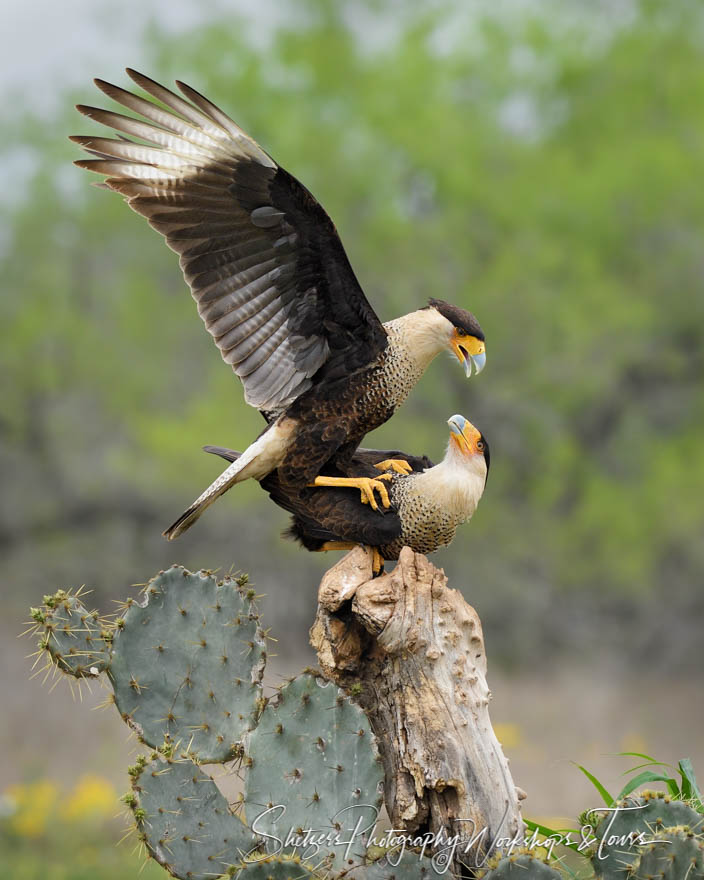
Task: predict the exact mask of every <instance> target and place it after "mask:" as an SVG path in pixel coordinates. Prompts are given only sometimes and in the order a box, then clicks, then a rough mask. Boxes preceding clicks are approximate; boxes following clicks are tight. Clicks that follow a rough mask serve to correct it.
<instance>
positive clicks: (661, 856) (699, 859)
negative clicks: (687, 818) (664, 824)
mask: <svg viewBox="0 0 704 880" xmlns="http://www.w3.org/2000/svg"><path fill="white" fill-rule="evenodd" d="M630 877H631V878H632V880H652V878H658V880H703V878H704V844H702V840H701V838H700V837H698V836H697V835H696V834H694V832H693V831H690V830H689V829H688V828H686V827H684V828H682V827H680V828H666V829H665V830H664V831H662V832H660V833H659V834H657V835H656V837H655V839H654V840H653V842H652V843H649V844H648V845H647V846H645V847H643V848H642V849H641V854H640V856H638V857H637V858H636V860H635V861H634V862H633V865H632V871H631V874H630Z"/></svg>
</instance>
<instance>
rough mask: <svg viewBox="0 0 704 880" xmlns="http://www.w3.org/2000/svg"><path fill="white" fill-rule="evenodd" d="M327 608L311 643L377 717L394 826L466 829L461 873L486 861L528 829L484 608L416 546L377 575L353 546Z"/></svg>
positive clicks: (327, 586)
mask: <svg viewBox="0 0 704 880" xmlns="http://www.w3.org/2000/svg"><path fill="white" fill-rule="evenodd" d="M318 603H319V604H318V612H317V616H316V620H315V623H314V624H313V627H312V629H311V634H310V635H311V644H312V645H313V647H314V648H315V650H316V651H317V653H318V660H319V663H320V667H321V669H322V670H323V673H324V675H325V676H326V677H328V678H330V679H331V680H333V681H334V682H335V683H337V684H338V685H340V686H341V687H343V688H344V689H345V690H346V691H347V692H349V693H351V694H353V695H355V696H356V699H357V700H358V701H359V702H360V704H361V705H362V706H363V707H364V709H365V710H366V712H367V714H368V716H369V719H370V722H371V725H372V729H373V730H374V732H375V734H376V736H377V739H378V741H379V749H380V752H381V755H382V759H383V762H384V771H385V777H386V780H385V802H386V807H387V811H388V813H389V817H390V819H391V822H392V824H393V827H394V828H395V829H404V830H405V831H407V832H408V833H418V834H423V833H428V832H429V833H438V832H440V831H444V832H445V833H446V834H447V835H448V836H450V837H453V836H455V835H458V836H459V839H460V840H461V841H462V843H461V844H460V846H459V847H458V848H457V849H456V851H455V859H454V861H455V868H456V869H457V867H458V864H460V863H461V864H463V865H472V864H478V863H480V862H481V861H482V857H483V856H484V855H486V854H487V852H488V851H490V850H491V849H492V848H493V847H495V846H496V844H497V841H498V840H499V839H500V838H511V837H514V835H516V834H518V833H520V832H521V831H522V829H523V825H522V821H521V817H520V808H519V795H518V793H517V791H516V788H515V786H514V784H513V780H512V779H511V774H510V772H509V768H508V761H507V760H506V758H505V757H504V755H503V752H502V751H501V746H500V745H499V742H498V740H497V739H496V736H495V734H494V731H493V728H492V726H491V722H490V720H489V699H490V697H491V692H490V691H489V688H488V686H487V683H486V655H485V653H484V639H483V636H482V628H481V623H480V621H479V618H478V616H477V613H476V611H475V610H474V609H473V608H472V607H471V606H470V605H468V604H467V603H466V602H465V600H464V599H463V597H462V595H461V594H460V593H459V592H458V591H457V590H451V589H448V587H447V578H446V577H445V574H444V572H443V571H442V570H439V569H437V568H435V566H433V565H432V564H431V563H430V562H429V561H428V559H427V558H426V557H425V556H423V555H421V554H419V553H414V552H413V551H412V550H410V549H409V548H404V550H403V551H402V552H401V556H400V558H399V561H398V564H397V565H396V567H395V569H394V570H393V571H392V572H391V573H390V574H384V575H382V576H381V577H378V578H374V579H372V567H371V552H369V551H367V550H365V549H364V548H362V547H358V548H356V549H354V550H352V551H350V552H349V553H348V554H347V555H346V556H345V557H343V559H341V560H340V562H338V563H337V565H335V566H334V567H333V568H331V569H330V570H329V571H328V572H327V573H326V574H325V576H324V577H323V580H322V582H321V584H320V589H319V593H318ZM521 795H522V796H525V795H523V794H522V793H521ZM467 848H468V852H465V850H466V849H467ZM458 873H466V872H465V871H461V872H458Z"/></svg>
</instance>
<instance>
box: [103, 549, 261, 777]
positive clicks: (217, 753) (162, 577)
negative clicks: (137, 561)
mask: <svg viewBox="0 0 704 880" xmlns="http://www.w3.org/2000/svg"><path fill="white" fill-rule="evenodd" d="M116 630H117V631H116V633H115V638H114V642H113V650H112V659H111V662H110V666H109V667H108V676H109V678H110V680H111V683H112V686H113V689H114V691H115V703H116V704H117V707H118V709H119V711H120V713H121V714H122V717H123V718H124V719H125V720H126V721H127V722H128V723H129V724H130V726H132V727H133V728H134V729H135V730H136V731H137V733H138V735H139V736H140V737H141V738H142V739H143V741H144V742H145V743H147V745H150V746H152V747H154V748H156V747H158V746H160V745H161V743H162V742H163V741H164V740H166V741H167V742H171V743H181V745H182V747H184V748H187V749H188V750H189V752H190V753H191V754H194V755H196V756H197V757H198V759H199V761H201V762H203V763H221V762H223V761H226V760H228V759H230V758H232V757H233V756H234V755H235V754H236V753H237V744H238V743H239V742H241V740H242V739H243V736H244V734H245V732H246V731H247V730H248V729H249V728H250V727H251V726H252V725H253V723H254V720H255V717H256V713H257V709H258V707H259V705H260V701H261V698H262V694H261V679H262V674H263V671H264V664H265V660H266V651H265V641H264V635H263V633H262V631H261V628H260V627H259V620H258V615H257V614H256V611H255V608H254V606H253V603H252V597H251V593H249V592H247V591H245V590H244V589H243V588H242V587H241V586H238V584H237V583H236V581H235V580H233V579H231V578H226V579H225V580H224V581H223V582H222V583H221V584H218V583H217V581H216V580H215V578H214V577H213V576H212V575H210V574H206V573H205V572H199V573H198V574H191V573H190V572H188V571H186V570H185V569H184V568H181V567H180V566H174V567H173V568H170V569H169V570H168V571H166V572H162V573H161V574H159V575H158V576H157V577H155V578H154V579H153V580H151V581H150V582H149V583H148V584H147V586H146V587H145V589H144V601H143V602H136V601H135V602H132V603H130V604H129V607H128V609H127V611H126V613H125V614H124V617H123V618H122V619H120V620H118V621H116Z"/></svg>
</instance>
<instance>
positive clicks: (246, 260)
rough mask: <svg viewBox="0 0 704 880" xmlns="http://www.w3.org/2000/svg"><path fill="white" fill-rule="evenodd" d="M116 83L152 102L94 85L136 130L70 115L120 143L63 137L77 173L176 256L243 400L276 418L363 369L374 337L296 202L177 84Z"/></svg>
mask: <svg viewBox="0 0 704 880" xmlns="http://www.w3.org/2000/svg"><path fill="white" fill-rule="evenodd" d="M128 73H129V75H130V77H131V78H132V79H133V80H134V82H136V83H137V85H139V86H140V87H141V88H142V89H144V91H146V92H147V93H148V94H149V95H151V96H152V98H156V99H157V101H158V102H159V103H155V102H154V101H152V100H149V99H145V98H142V97H139V96H137V95H133V94H132V93H130V92H127V91H125V90H124V89H121V88H119V87H117V86H114V85H111V84H110V83H106V82H104V81H102V80H96V81H95V82H96V85H97V86H98V87H99V88H100V89H101V90H102V91H103V92H105V94H107V95H108V96H110V97H111V98H113V99H114V100H115V101H116V102H117V103H119V104H121V105H123V106H124V107H127V108H128V109H129V110H131V111H132V112H133V113H136V114H139V116H140V117H141V118H134V117H132V116H125V115H123V114H120V113H113V112H110V111H107V110H100V109H97V108H94V107H86V106H83V105H79V107H78V109H79V110H80V111H81V112H82V113H84V114H85V115H86V116H89V117H90V118H92V119H95V120H96V121H97V122H100V123H102V124H103V125H106V126H108V127H109V128H111V129H114V130H115V131H116V132H118V133H119V134H118V136H117V138H107V137H93V136H80V137H74V138H72V140H74V141H75V142H77V143H79V144H80V145H81V146H82V147H84V148H85V149H86V151H87V152H89V153H91V154H93V155H94V156H97V157H98V158H93V159H84V160H81V161H79V162H77V163H76V164H77V165H79V166H81V167H82V168H87V169H89V170H91V171H95V172H98V173H100V174H103V175H105V177H106V180H105V183H106V185H107V186H108V187H109V188H110V189H113V190H116V191H117V192H120V193H122V195H123V196H124V197H125V198H126V199H127V201H128V203H129V205H130V207H131V208H133V209H134V210H135V211H137V212H138V213H139V214H142V215H144V216H145V217H146V218H147V219H148V220H149V223H150V224H151V225H152V226H153V227H154V228H155V229H156V230H157V231H158V232H161V233H162V235H164V237H165V238H166V241H167V243H168V245H169V247H171V248H172V249H173V250H174V251H176V253H178V254H179V255H180V263H181V269H182V270H183V274H184V276H185V278H186V281H187V282H188V285H189V286H190V288H191V291H192V293H193V297H194V299H195V300H196V302H197V303H198V311H199V313H200V315H201V317H202V319H203V321H204V322H205V326H206V328H207V329H208V332H209V333H210V334H211V336H212V337H213V339H214V340H215V343H216V345H217V346H218V348H219V349H220V352H221V354H222V357H223V359H224V360H225V361H226V362H227V363H228V364H231V365H232V368H233V369H234V371H235V373H237V375H238V376H239V377H240V379H241V380H242V382H243V384H244V389H245V399H246V400H247V402H248V403H250V404H251V405H252V406H255V407H257V408H258V409H261V410H266V411H268V412H276V411H281V410H282V409H284V408H285V407H286V406H287V405H288V404H289V403H291V402H292V401H293V400H295V399H296V398H297V397H299V396H300V395H301V394H302V393H303V392H305V391H306V390H307V389H308V388H310V387H311V385H312V384H313V383H314V382H315V381H316V380H315V379H314V378H313V377H314V376H315V374H316V372H317V371H318V370H319V369H320V368H321V367H322V366H323V365H325V364H326V363H327V365H328V366H327V368H326V370H325V371H324V372H325V373H331V374H335V375H339V374H340V373H341V372H342V373H345V374H349V373H350V372H352V371H354V370H355V369H359V368H360V367H362V366H365V365H366V364H367V363H370V362H371V361H372V360H374V358H375V357H376V356H377V355H378V354H379V353H380V352H381V351H382V350H383V349H384V347H385V346H386V341H387V337H386V332H385V331H384V328H383V327H382V325H381V322H380V321H379V319H378V318H377V316H376V314H375V313H374V311H373V309H372V308H371V306H370V305H369V303H368V301H367V299H366V297H365V296H364V293H363V291H362V289H361V287H360V286H359V283H358V282H357V279H356V278H355V276H354V273H353V271H352V268H351V266H350V264H349V262H348V260H347V256H346V254H345V251H344V249H343V247H342V243H341V242H340V239H339V237H338V235H337V232H336V230H335V227H334V225H333V223H332V221H331V220H330V218H329V217H328V215H327V214H326V213H325V211H324V210H323V208H322V207H321V206H320V205H319V204H318V202H317V201H316V200H315V199H314V198H313V196H312V195H311V194H310V193H309V192H308V190H307V189H306V188H305V187H304V186H303V185H302V184H300V183H299V182H298V181H297V180H296V179H295V178H294V177H292V176H291V175H290V174H288V173H287V172H286V171H285V170H284V169H283V168H280V167H279V166H278V165H277V164H276V163H275V162H274V161H273V160H272V159H271V158H270V157H269V156H268V155H267V154H266V153H265V152H264V151H263V150H262V149H261V147H260V146H259V145H258V144H257V143H256V142H255V141H253V140H252V139H251V138H250V137H249V136H248V135H246V134H245V133H244V132H243V131H242V130H241V129H240V128H239V126H237V125H236V124H235V123H234V122H233V121H232V120H231V119H229V118H228V117H227V116H226V115H225V114H224V113H223V112H222V111H221V110H219V109H218V108H217V107H216V106H215V105H214V104H212V103H211V102H210V101H208V100H207V98H204V97H203V96H202V95H200V94H199V93H198V92H196V91H194V90H193V89H191V88H190V87H189V86H187V85H184V84H183V83H180V82H179V83H178V87H179V89H180V90H181V92H182V93H183V94H184V96H185V98H187V99H188V100H185V99H184V98H182V97H180V96H179V95H177V94H176V93H174V92H172V91H170V90H169V89H166V88H164V87H163V86H161V85H159V84H158V83H156V82H154V81H153V80H151V79H149V78H148V77H145V76H143V75H141V74H139V73H136V72H135V71H131V70H128ZM162 105H163V106H162ZM125 135H126V136H127V137H125ZM331 367H334V369H332V370H331V369H330V368H331ZM321 375H322V374H321Z"/></svg>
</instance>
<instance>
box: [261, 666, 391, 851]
mask: <svg viewBox="0 0 704 880" xmlns="http://www.w3.org/2000/svg"><path fill="white" fill-rule="evenodd" d="M246 751H247V758H246V759H245V764H246V766H247V775H246V787H245V797H244V803H245V813H246V816H247V821H248V822H249V823H250V824H251V825H252V827H253V828H255V829H256V830H257V831H258V832H263V833H265V834H270V835H273V836H275V837H278V838H280V839H281V838H285V837H286V830H287V829H291V828H292V829H294V831H295V832H296V833H297V834H298V835H300V836H301V837H303V836H304V835H305V832H306V830H307V829H312V830H313V831H314V832H315V833H316V840H315V842H314V843H313V844H311V845H310V846H309V847H304V848H303V849H302V855H304V856H305V855H308V856H309V857H311V858H312V857H314V856H315V857H322V856H326V855H327V856H329V857H330V863H331V864H332V865H334V866H336V867H338V868H339V867H340V866H342V865H343V864H344V863H345V861H346V860H349V859H353V860H355V861H361V860H362V859H363V858H364V856H365V853H366V835H365V834H364V833H363V829H369V831H371V830H372V829H373V827H374V825H375V823H376V819H377V816H378V812H379V809H380V808H381V804H382V786H383V782H384V774H383V770H382V767H381V762H380V758H379V756H378V752H377V749H376V744H375V742H374V738H373V736H372V734H371V730H370V728H369V722H368V721H367V718H366V716H365V714H364V712H363V711H362V710H361V709H360V708H359V706H357V705H355V704H354V703H352V702H351V701H350V699H349V697H347V696H346V695H345V694H344V692H343V691H341V690H339V688H337V687H336V686H335V685H334V684H331V683H330V682H328V681H326V680H325V679H323V678H321V677H319V676H317V675H314V674H305V675H301V676H299V677H298V678H296V679H294V680H293V681H291V682H289V683H288V684H286V685H285V686H284V687H282V688H281V689H280V690H279V692H278V694H277V695H276V697H275V698H274V699H273V700H272V701H271V702H270V703H269V704H268V705H267V707H266V709H265V710H264V712H263V713H262V716H261V718H260V719H259V723H258V725H257V727H256V728H255V729H254V730H253V731H252V732H251V733H250V734H249V735H248V739H247V745H246ZM277 805H280V806H278V807H277ZM358 822H361V827H360V828H358V829H357V833H356V835H354V843H353V844H352V845H351V846H350V847H349V849H347V850H346V848H345V847H344V846H340V845H339V840H348V839H350V836H351V834H352V833H353V832H354V830H355V828H356V826H357V823H358ZM321 838H325V839H321ZM336 840H337V841H338V842H337V844H336Z"/></svg>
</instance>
